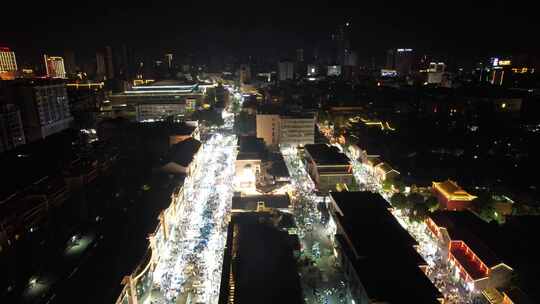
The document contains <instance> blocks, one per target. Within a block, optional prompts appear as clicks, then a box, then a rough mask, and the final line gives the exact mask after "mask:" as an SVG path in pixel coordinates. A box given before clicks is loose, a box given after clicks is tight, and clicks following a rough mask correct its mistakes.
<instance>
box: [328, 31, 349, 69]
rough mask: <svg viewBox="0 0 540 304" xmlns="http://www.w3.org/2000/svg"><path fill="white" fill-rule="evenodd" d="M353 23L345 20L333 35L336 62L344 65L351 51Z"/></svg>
mask: <svg viewBox="0 0 540 304" xmlns="http://www.w3.org/2000/svg"><path fill="white" fill-rule="evenodd" d="M350 29H351V23H350V22H345V23H344V24H342V25H340V26H339V27H338V29H337V31H336V32H335V33H334V34H333V35H332V40H333V42H334V50H335V59H334V60H333V61H335V63H337V64H339V65H344V64H345V63H346V62H347V61H348V60H349V59H348V57H349V56H350V53H351V52H352V51H351V42H350V39H349V36H350V33H349V32H350Z"/></svg>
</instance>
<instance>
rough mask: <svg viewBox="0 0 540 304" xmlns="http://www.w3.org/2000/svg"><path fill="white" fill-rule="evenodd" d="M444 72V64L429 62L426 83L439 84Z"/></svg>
mask: <svg viewBox="0 0 540 304" xmlns="http://www.w3.org/2000/svg"><path fill="white" fill-rule="evenodd" d="M445 70H446V65H445V64H444V62H431V63H430V64H429V68H428V69H427V83H430V84H440V83H442V82H443V76H444V73H445Z"/></svg>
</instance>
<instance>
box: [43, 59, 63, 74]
mask: <svg viewBox="0 0 540 304" xmlns="http://www.w3.org/2000/svg"><path fill="white" fill-rule="evenodd" d="M43 60H44V63H45V71H46V73H47V77H51V78H66V69H65V67H64V58H62V57H60V56H47V55H46V54H45V55H43Z"/></svg>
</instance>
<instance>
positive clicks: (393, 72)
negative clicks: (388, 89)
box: [381, 69, 397, 77]
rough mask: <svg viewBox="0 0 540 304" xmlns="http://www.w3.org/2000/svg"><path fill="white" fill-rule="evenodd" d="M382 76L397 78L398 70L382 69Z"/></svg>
mask: <svg viewBox="0 0 540 304" xmlns="http://www.w3.org/2000/svg"><path fill="white" fill-rule="evenodd" d="M381 76H382V77H396V76H397V71H396V70H389V69H381Z"/></svg>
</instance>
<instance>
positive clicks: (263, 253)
mask: <svg viewBox="0 0 540 304" xmlns="http://www.w3.org/2000/svg"><path fill="white" fill-rule="evenodd" d="M231 226H232V227H233V229H236V231H234V232H233V233H231V232H230V233H229V234H228V237H229V238H232V237H234V238H236V241H233V242H231V241H230V240H229V239H228V240H227V244H228V245H229V246H227V252H226V253H225V256H226V257H228V258H229V259H228V260H226V261H224V265H230V266H232V268H229V269H232V276H233V277H234V280H235V282H234V283H235V284H234V286H235V287H234V303H237V304H243V303H250V304H251V303H260V304H265V303H290V304H295V303H298V304H300V303H303V300H302V292H301V288H300V280H299V277H298V273H297V271H296V262H295V260H294V257H293V254H292V252H293V249H294V248H293V246H295V242H294V240H293V239H291V237H290V236H289V234H288V233H287V232H285V231H280V230H278V229H276V228H275V227H273V226H272V225H271V224H269V223H263V222H261V217H260V216H259V214H257V213H242V214H236V215H234V216H233V217H232V220H231V223H230V224H229V227H231ZM229 229H231V228H229ZM231 251H233V252H234V253H232V254H231ZM224 279H225V280H227V282H226V283H225V284H223V283H222V285H221V291H220V293H221V294H220V303H226V302H227V301H226V298H228V297H229V296H230V294H229V293H228V288H229V286H228V285H229V284H228V283H229V282H228V279H229V277H224Z"/></svg>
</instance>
